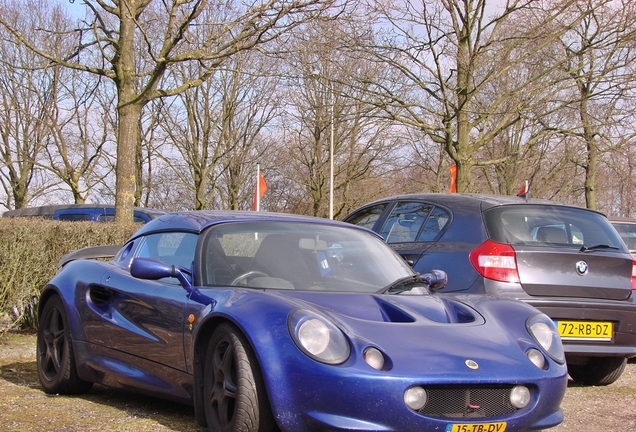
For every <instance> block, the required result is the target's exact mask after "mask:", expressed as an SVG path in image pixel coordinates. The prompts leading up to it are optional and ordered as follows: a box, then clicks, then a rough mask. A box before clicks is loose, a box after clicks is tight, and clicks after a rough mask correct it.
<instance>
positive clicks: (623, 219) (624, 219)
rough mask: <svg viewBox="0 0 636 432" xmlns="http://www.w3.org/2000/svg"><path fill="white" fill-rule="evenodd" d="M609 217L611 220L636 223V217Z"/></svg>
mask: <svg viewBox="0 0 636 432" xmlns="http://www.w3.org/2000/svg"><path fill="white" fill-rule="evenodd" d="M608 219H609V220H610V222H626V223H636V218H628V217H619V216H610V217H609V218H608Z"/></svg>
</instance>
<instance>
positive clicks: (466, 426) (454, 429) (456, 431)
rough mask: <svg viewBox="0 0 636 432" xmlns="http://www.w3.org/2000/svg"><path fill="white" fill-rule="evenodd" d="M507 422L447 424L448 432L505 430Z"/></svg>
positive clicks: (499, 431)
mask: <svg viewBox="0 0 636 432" xmlns="http://www.w3.org/2000/svg"><path fill="white" fill-rule="evenodd" d="M505 430H506V422H499V423H455V424H449V425H447V426H446V432H504V431H505Z"/></svg>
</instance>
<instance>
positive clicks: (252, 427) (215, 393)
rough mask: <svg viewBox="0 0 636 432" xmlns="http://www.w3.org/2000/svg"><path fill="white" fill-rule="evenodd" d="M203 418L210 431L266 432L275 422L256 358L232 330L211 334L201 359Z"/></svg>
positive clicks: (225, 327)
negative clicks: (203, 365)
mask: <svg viewBox="0 0 636 432" xmlns="http://www.w3.org/2000/svg"><path fill="white" fill-rule="evenodd" d="M203 380H204V382H203V398H204V403H205V417H206V420H207V423H208V428H209V430H210V431H219V432H239V431H240V432H266V431H273V430H276V423H275V422H274V418H273V416H272V412H271V408H270V406H269V401H268V398H267V393H266V391H265V385H264V383H263V379H262V376H261V372H260V368H259V366H258V364H257V361H256V356H255V355H254V352H253V351H252V349H251V347H250V345H249V343H248V342H247V340H246V339H245V337H244V336H243V335H242V334H241V332H240V331H238V330H237V329H236V328H235V327H233V326H231V325H229V324H221V325H220V326H219V327H217V329H216V330H215V331H214V333H213V335H212V339H211V340H210V344H209V345H208V350H207V354H206V357H205V371H204V378H203Z"/></svg>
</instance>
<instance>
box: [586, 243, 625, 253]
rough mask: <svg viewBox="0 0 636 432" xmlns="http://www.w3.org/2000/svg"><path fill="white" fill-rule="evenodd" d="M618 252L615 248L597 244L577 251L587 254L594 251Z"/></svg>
mask: <svg viewBox="0 0 636 432" xmlns="http://www.w3.org/2000/svg"><path fill="white" fill-rule="evenodd" d="M603 249H605V250H607V249H610V250H618V248H617V247H616V246H610V245H606V244H598V245H594V246H585V245H583V246H581V249H579V250H580V251H581V252H588V251H595V250H603Z"/></svg>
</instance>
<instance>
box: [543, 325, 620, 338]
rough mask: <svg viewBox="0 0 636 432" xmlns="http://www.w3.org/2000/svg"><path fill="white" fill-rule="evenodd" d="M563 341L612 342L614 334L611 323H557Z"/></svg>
mask: <svg viewBox="0 0 636 432" xmlns="http://www.w3.org/2000/svg"><path fill="white" fill-rule="evenodd" d="M555 324H556V325H557V327H558V328H559V334H560V335H561V339H563V340H568V339H569V340H572V339H575V340H585V339H588V340H595V341H611V340H612V334H613V333H614V332H613V330H614V328H613V326H612V323H611V322H605V321H555Z"/></svg>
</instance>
